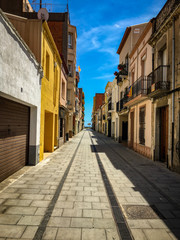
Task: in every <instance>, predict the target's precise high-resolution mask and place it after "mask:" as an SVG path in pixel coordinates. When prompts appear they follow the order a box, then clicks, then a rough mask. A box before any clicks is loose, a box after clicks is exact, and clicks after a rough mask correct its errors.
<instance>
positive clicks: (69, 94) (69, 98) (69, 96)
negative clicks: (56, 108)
mask: <svg viewBox="0 0 180 240" xmlns="http://www.w3.org/2000/svg"><path fill="white" fill-rule="evenodd" d="M67 104H68V105H70V104H71V90H70V89H68V90H67Z"/></svg>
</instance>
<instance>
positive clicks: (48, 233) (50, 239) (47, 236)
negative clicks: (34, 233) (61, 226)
mask: <svg viewBox="0 0 180 240" xmlns="http://www.w3.org/2000/svg"><path fill="white" fill-rule="evenodd" d="M57 230H58V228H52V227H47V228H46V230H45V232H44V234H43V237H42V239H44V240H54V239H56V234H57Z"/></svg>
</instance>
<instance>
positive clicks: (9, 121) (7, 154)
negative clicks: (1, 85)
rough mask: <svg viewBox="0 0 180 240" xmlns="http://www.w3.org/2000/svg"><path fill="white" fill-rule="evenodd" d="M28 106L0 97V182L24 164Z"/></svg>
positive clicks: (27, 132) (27, 131) (26, 147)
mask: <svg viewBox="0 0 180 240" xmlns="http://www.w3.org/2000/svg"><path fill="white" fill-rule="evenodd" d="M28 139H29V107H27V106H24V105H22V104H19V103H16V102H13V101H10V100H7V99H5V98H2V97H0V182H1V181H2V180H4V179H5V178H7V177H8V176H10V175H11V174H13V173H14V172H16V171H17V170H19V169H20V168H22V167H23V166H25V165H26V162H27V154H28Z"/></svg>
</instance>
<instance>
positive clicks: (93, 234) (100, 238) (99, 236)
mask: <svg viewBox="0 0 180 240" xmlns="http://www.w3.org/2000/svg"><path fill="white" fill-rule="evenodd" d="M92 239H96V240H106V233H105V230H104V229H82V240H92Z"/></svg>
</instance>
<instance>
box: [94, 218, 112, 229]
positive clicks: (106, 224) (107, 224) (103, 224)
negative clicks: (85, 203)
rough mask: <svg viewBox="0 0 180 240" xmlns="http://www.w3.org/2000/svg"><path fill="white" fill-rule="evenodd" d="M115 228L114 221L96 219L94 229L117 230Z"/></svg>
mask: <svg viewBox="0 0 180 240" xmlns="http://www.w3.org/2000/svg"><path fill="white" fill-rule="evenodd" d="M115 227H116V225H115V222H114V220H113V219H107V218H102V219H101V218H99V219H97V218H95V219H94V228H104V229H108V228H115Z"/></svg>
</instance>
